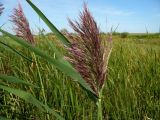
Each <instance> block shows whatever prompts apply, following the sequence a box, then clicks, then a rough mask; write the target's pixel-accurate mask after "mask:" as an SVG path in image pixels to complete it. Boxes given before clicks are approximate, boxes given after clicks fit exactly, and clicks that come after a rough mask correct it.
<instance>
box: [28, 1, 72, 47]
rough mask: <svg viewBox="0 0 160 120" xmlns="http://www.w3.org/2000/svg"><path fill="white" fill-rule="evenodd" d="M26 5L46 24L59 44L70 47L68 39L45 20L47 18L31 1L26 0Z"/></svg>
mask: <svg viewBox="0 0 160 120" xmlns="http://www.w3.org/2000/svg"><path fill="white" fill-rule="evenodd" d="M26 1H27V2H28V4H29V5H30V6H31V7H32V8H33V9H34V10H35V12H36V13H37V14H38V15H39V17H40V18H41V19H42V20H43V21H44V22H45V23H46V24H47V26H48V27H49V28H50V29H51V30H52V32H53V33H54V34H55V35H56V36H57V38H58V39H59V40H61V42H62V43H63V44H64V45H66V46H68V47H69V46H70V42H69V41H68V39H67V38H66V37H65V36H64V35H63V34H62V33H61V32H60V31H59V30H58V29H57V28H56V27H55V26H54V25H53V24H52V23H51V22H50V21H49V20H48V19H47V17H46V16H45V15H44V14H43V13H42V12H41V11H40V9H39V8H37V7H36V6H35V5H34V4H33V3H32V2H31V0H26Z"/></svg>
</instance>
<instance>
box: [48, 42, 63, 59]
mask: <svg viewBox="0 0 160 120" xmlns="http://www.w3.org/2000/svg"><path fill="white" fill-rule="evenodd" d="M47 42H48V45H49V46H50V47H51V49H52V51H53V52H54V53H55V55H56V58H57V59H61V58H63V55H62V54H61V53H60V52H59V50H58V49H57V47H56V46H55V45H54V44H53V42H51V41H47Z"/></svg>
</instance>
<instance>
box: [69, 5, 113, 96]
mask: <svg viewBox="0 0 160 120" xmlns="http://www.w3.org/2000/svg"><path fill="white" fill-rule="evenodd" d="M79 18H80V19H79V21H80V22H78V21H71V20H70V19H69V23H70V25H71V27H72V28H73V29H74V31H75V32H76V33H77V36H76V37H72V39H73V40H72V46H71V48H67V49H68V51H69V55H68V56H67V58H66V59H67V60H68V61H70V62H71V63H72V64H73V66H74V67H75V69H76V70H77V71H78V72H79V73H80V74H81V76H82V77H83V78H84V80H85V81H86V82H87V83H88V84H89V85H90V87H91V88H92V89H93V91H94V92H95V93H96V95H97V96H99V93H100V90H101V89H102V87H103V85H104V82H105V80H106V76H107V65H108V59H109V55H110V53H111V48H112V45H111V42H112V35H111V34H110V35H109V38H108V40H102V38H101V36H100V30H99V28H98V26H97V23H96V22H95V20H94V18H93V16H92V15H91V13H90V12H89V10H88V8H87V6H86V4H85V5H84V10H83V12H81V13H80V16H79Z"/></svg>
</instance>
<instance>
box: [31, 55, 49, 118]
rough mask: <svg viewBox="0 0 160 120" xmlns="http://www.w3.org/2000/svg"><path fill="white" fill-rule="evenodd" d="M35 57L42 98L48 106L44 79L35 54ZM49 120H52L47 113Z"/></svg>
mask: <svg viewBox="0 0 160 120" xmlns="http://www.w3.org/2000/svg"><path fill="white" fill-rule="evenodd" d="M33 57H34V59H35V64H36V68H37V72H38V77H39V80H40V86H41V91H42V96H43V99H44V103H45V105H47V98H46V95H45V91H44V85H43V80H42V77H41V73H40V69H39V66H38V61H37V59H36V56H35V54H33ZM47 120H50V117H49V114H48V111H47Z"/></svg>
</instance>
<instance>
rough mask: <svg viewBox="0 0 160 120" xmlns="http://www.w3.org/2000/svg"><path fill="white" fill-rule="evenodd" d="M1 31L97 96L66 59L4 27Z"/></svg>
mask: <svg viewBox="0 0 160 120" xmlns="http://www.w3.org/2000/svg"><path fill="white" fill-rule="evenodd" d="M0 32H2V33H3V34H5V35H7V36H8V37H10V38H12V39H13V40H14V41H16V42H18V43H19V44H21V45H22V46H23V47H25V48H28V49H29V50H31V51H33V52H34V53H35V54H37V55H39V56H40V57H42V58H43V59H45V60H46V61H48V62H50V63H51V64H53V65H54V66H56V67H57V68H58V69H59V70H61V71H62V72H64V73H65V74H66V75H68V76H70V77H71V78H73V80H75V81H77V82H78V83H79V84H80V85H81V86H82V87H83V88H85V89H86V90H87V91H90V92H91V93H92V94H93V95H95V96H96V94H95V92H94V91H93V90H92V89H91V88H90V86H89V85H88V84H87V83H86V81H85V80H84V79H83V78H82V77H81V75H80V74H79V73H78V72H77V71H76V70H75V69H74V68H73V67H72V66H71V64H70V63H69V62H67V61H66V60H64V59H60V60H59V59H57V60H56V59H53V58H52V57H50V56H49V55H47V54H46V53H45V52H43V51H41V50H40V49H38V48H36V47H33V46H32V45H30V44H28V43H27V42H26V41H25V40H23V39H22V38H18V37H16V36H14V35H12V34H10V33H8V32H6V31H4V30H2V29H0Z"/></svg>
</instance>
